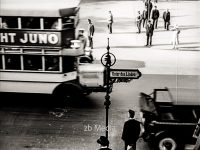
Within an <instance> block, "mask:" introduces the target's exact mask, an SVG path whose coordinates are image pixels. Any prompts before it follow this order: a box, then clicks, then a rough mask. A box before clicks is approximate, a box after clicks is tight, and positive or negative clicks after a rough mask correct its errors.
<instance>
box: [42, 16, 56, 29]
mask: <svg viewBox="0 0 200 150" xmlns="http://www.w3.org/2000/svg"><path fill="white" fill-rule="evenodd" d="M56 24H57V25H58V18H44V29H58V26H56Z"/></svg>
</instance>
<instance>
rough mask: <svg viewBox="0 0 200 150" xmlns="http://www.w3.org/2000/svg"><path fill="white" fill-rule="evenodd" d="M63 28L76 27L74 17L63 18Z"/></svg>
mask: <svg viewBox="0 0 200 150" xmlns="http://www.w3.org/2000/svg"><path fill="white" fill-rule="evenodd" d="M63 28H64V29H66V28H70V29H71V28H74V17H72V16H71V17H65V18H64V19H63Z"/></svg>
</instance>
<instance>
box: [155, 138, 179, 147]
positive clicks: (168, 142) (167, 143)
mask: <svg viewBox="0 0 200 150" xmlns="http://www.w3.org/2000/svg"><path fill="white" fill-rule="evenodd" d="M177 146H178V145H177V142H176V141H175V140H174V139H173V138H171V137H164V138H162V139H160V140H159V142H158V149H159V150H177Z"/></svg>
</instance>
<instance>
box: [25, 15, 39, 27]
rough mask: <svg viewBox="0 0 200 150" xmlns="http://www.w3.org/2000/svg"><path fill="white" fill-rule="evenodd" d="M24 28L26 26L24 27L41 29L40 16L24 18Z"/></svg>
mask: <svg viewBox="0 0 200 150" xmlns="http://www.w3.org/2000/svg"><path fill="white" fill-rule="evenodd" d="M22 28H24V29H40V18H36V17H24V18H22Z"/></svg>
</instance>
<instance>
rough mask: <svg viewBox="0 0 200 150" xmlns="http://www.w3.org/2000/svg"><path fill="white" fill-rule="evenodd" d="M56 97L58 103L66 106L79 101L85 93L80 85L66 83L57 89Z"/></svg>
mask: <svg viewBox="0 0 200 150" xmlns="http://www.w3.org/2000/svg"><path fill="white" fill-rule="evenodd" d="M54 96H55V97H56V101H59V102H64V103H65V104H66V103H72V102H75V101H78V100H79V99H80V98H81V97H82V96H83V92H82V89H81V87H80V86H79V85H77V84H75V83H66V84H63V85H60V86H59V87H58V88H56V90H55V91H54Z"/></svg>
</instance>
